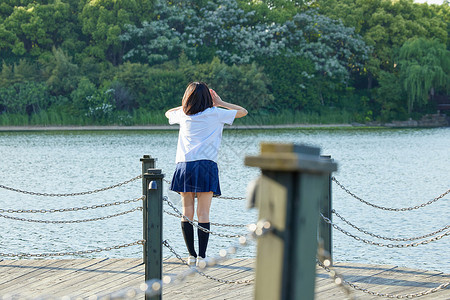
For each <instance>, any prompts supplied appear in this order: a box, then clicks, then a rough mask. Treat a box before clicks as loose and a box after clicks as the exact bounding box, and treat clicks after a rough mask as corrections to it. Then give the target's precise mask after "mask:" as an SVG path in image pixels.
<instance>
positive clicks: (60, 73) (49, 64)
mask: <svg viewBox="0 0 450 300" xmlns="http://www.w3.org/2000/svg"><path fill="white" fill-rule="evenodd" d="M43 65H44V69H45V74H44V76H45V77H46V78H47V82H46V83H47V85H48V87H49V90H50V92H51V93H52V94H53V95H67V94H69V93H71V92H72V91H73V90H74V89H75V88H76V86H77V82H78V78H79V70H78V69H79V68H78V66H77V65H76V64H74V63H72V59H71V57H69V56H68V55H67V54H66V53H65V52H64V51H63V50H62V49H56V48H53V56H52V57H50V58H49V59H48V60H46V61H44V62H43Z"/></svg>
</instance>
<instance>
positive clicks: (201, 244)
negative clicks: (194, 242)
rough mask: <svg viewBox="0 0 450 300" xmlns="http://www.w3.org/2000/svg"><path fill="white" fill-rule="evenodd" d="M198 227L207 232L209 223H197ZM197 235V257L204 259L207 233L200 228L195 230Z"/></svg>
mask: <svg viewBox="0 0 450 300" xmlns="http://www.w3.org/2000/svg"><path fill="white" fill-rule="evenodd" d="M198 225H199V226H201V227H203V228H206V229H208V230H209V228H210V223H198ZM197 234H198V255H199V256H201V257H203V258H205V257H206V248H207V247H208V240H209V233H207V232H204V231H203V230H201V229H200V228H198V229H197Z"/></svg>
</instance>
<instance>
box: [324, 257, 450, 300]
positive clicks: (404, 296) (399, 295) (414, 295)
mask: <svg viewBox="0 0 450 300" xmlns="http://www.w3.org/2000/svg"><path fill="white" fill-rule="evenodd" d="M318 264H319V266H320V267H322V268H323V269H324V270H325V271H327V272H333V270H332V268H330V267H326V266H324V265H323V264H321V263H320V262H319V263H318ZM342 281H343V283H345V284H346V285H348V286H350V287H352V288H354V289H355V290H358V291H361V292H363V293H366V294H369V295H372V296H378V297H385V298H397V299H410V298H417V297H420V296H425V295H429V294H432V293H435V292H437V291H439V290H443V289H445V288H447V287H448V286H449V285H450V281H449V282H446V283H443V284H441V285H439V286H438V287H435V288H432V289H429V290H425V291H421V292H418V293H414V294H387V293H378V292H374V291H371V290H369V289H365V288H362V287H360V286H358V285H356V284H355V283H353V282H349V281H347V280H344V279H342Z"/></svg>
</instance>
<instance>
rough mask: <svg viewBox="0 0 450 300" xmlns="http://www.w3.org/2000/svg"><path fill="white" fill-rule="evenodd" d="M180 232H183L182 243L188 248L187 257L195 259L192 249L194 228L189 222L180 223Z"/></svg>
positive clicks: (195, 254)
mask: <svg viewBox="0 0 450 300" xmlns="http://www.w3.org/2000/svg"><path fill="white" fill-rule="evenodd" d="M181 231H183V237H184V242H185V243H186V247H187V248H188V251H189V255H192V256H194V257H197V253H195V249H194V227H193V226H192V224H191V223H189V222H183V221H181Z"/></svg>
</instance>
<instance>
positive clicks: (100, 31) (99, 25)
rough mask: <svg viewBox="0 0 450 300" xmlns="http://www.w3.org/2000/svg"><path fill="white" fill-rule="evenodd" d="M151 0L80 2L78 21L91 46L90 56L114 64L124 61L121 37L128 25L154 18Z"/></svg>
mask: <svg viewBox="0 0 450 300" xmlns="http://www.w3.org/2000/svg"><path fill="white" fill-rule="evenodd" d="M153 2H154V1H152V0H81V6H82V10H81V12H80V14H79V19H80V22H81V25H82V31H83V34H85V35H87V36H88V38H89V40H90V43H89V46H88V47H87V48H86V49H85V54H86V55H87V56H94V57H96V58H98V59H100V60H108V61H110V62H112V63H113V64H114V65H118V64H120V63H121V62H122V56H123V54H124V53H123V45H122V41H121V40H120V38H119V36H120V35H121V34H122V32H123V31H124V29H125V25H126V24H132V25H137V24H140V23H142V22H143V21H145V20H149V19H151V18H152V17H153V16H154V15H153V13H152V7H153Z"/></svg>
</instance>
